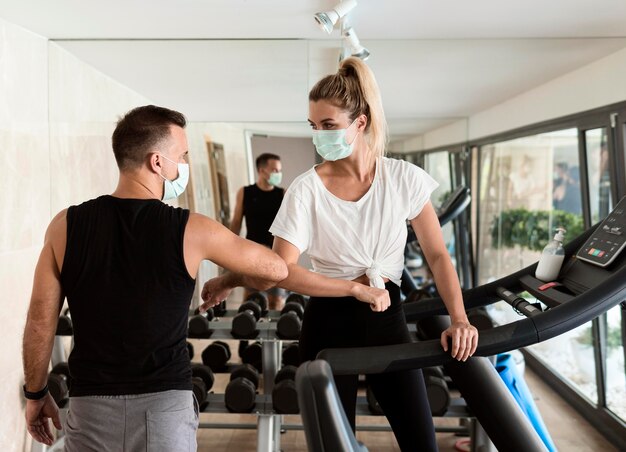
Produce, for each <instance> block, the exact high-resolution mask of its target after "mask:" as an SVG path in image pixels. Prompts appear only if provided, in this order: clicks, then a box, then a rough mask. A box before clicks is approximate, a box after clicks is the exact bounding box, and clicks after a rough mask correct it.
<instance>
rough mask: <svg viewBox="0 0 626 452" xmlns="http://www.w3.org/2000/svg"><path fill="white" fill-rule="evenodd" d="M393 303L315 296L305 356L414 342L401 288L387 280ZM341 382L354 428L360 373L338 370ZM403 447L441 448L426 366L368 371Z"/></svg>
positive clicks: (304, 336)
mask: <svg viewBox="0 0 626 452" xmlns="http://www.w3.org/2000/svg"><path fill="white" fill-rule="evenodd" d="M385 287H386V289H387V291H388V292H389V296H390V298H391V306H390V307H389V308H388V309H387V310H386V311H384V312H374V311H372V310H371V309H370V307H369V305H368V304H367V303H363V302H361V301H358V300H357V299H356V298H353V297H340V298H318V297H311V299H310V301H309V303H308V304H307V307H306V310H305V312H304V319H303V322H302V332H301V333H300V355H301V358H302V360H303V361H309V360H313V359H315V357H316V355H317V353H318V352H319V351H320V350H323V349H325V348H338V347H367V346H373V345H391V344H402V343H407V342H411V338H410V336H409V331H408V328H407V326H406V319H405V318H404V311H403V310H402V304H401V301H400V289H399V287H398V286H396V285H395V284H394V283H392V282H388V283H387V284H386V285H385ZM334 378H335V383H336V385H337V392H338V393H339V397H340V398H341V403H342V405H343V408H344V410H345V412H346V416H347V418H348V421H349V422H350V425H351V426H352V430H353V431H354V430H355V424H356V420H355V417H356V414H355V412H356V396H357V389H358V375H336V376H335V377H334ZM366 378H367V382H368V384H369V386H370V388H371V389H372V391H373V393H374V396H375V397H376V400H378V403H379V404H380V407H381V408H382V410H383V412H384V413H385V416H386V417H387V419H388V420H389V424H390V425H391V428H392V429H393V432H394V434H395V436H396V440H397V441H398V444H399V446H400V449H401V450H403V451H417V450H419V451H420V452H421V451H436V450H437V441H436V440H435V427H434V425H433V419H432V416H431V413H430V406H429V405H428V398H427V396H426V387H425V385H424V377H423V375H422V371H421V370H410V371H403V372H389V373H384V374H370V375H366Z"/></svg>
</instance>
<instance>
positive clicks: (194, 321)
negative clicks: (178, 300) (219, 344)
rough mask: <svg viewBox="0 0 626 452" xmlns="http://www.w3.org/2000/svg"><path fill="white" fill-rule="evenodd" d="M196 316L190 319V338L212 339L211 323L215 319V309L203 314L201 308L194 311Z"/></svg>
mask: <svg viewBox="0 0 626 452" xmlns="http://www.w3.org/2000/svg"><path fill="white" fill-rule="evenodd" d="M194 314H195V315H194V316H193V317H192V318H191V319H189V337H196V338H201V339H207V338H209V337H211V334H212V331H211V325H210V324H209V322H210V321H211V320H213V319H214V318H215V313H214V311H213V308H209V309H207V311H206V312H205V313H201V312H200V309H199V308H196V310H195V311H194Z"/></svg>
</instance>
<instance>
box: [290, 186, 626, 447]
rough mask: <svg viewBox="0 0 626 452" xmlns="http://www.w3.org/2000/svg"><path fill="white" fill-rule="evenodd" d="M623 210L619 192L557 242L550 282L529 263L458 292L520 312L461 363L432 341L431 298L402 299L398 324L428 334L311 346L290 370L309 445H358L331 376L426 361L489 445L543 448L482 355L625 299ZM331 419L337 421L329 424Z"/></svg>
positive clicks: (468, 304) (528, 341)
mask: <svg viewBox="0 0 626 452" xmlns="http://www.w3.org/2000/svg"><path fill="white" fill-rule="evenodd" d="M625 212H626V197H624V198H622V199H621V201H620V202H619V203H618V205H617V206H616V207H615V208H614V209H613V211H612V212H611V213H610V214H609V215H608V216H607V217H606V218H605V219H604V220H603V221H602V222H601V223H600V224H599V225H596V226H594V227H592V228H590V229H588V230H587V231H585V232H584V233H583V234H581V235H580V236H578V237H576V238H575V239H574V240H572V241H571V242H569V243H568V244H567V245H565V260H564V264H563V266H562V268H561V271H560V273H559V276H558V277H557V280H556V281H552V282H547V283H546V282H543V281H540V280H538V279H536V278H535V277H534V273H535V269H536V267H537V264H533V265H531V266H529V267H526V268H524V269H522V270H519V271H518V272H516V273H513V274H511V275H508V276H505V277H504V278H501V279H499V280H496V281H493V282H491V283H488V284H485V285H482V286H478V287H476V288H473V289H469V290H466V291H464V292H463V300H464V303H465V309H466V310H468V311H469V310H471V309H474V308H479V307H482V306H486V305H489V304H492V303H495V302H497V301H500V300H504V301H505V302H507V303H508V304H510V305H511V307H512V308H513V309H515V310H516V311H517V312H518V313H520V314H522V315H523V316H524V318H522V319H520V320H518V321H516V322H512V323H509V324H506V325H502V326H498V327H495V328H492V329H488V330H483V331H481V332H480V337H479V343H478V348H477V350H476V353H475V354H474V356H473V357H472V358H470V359H468V360H467V361H466V362H464V363H461V362H458V361H455V360H453V359H452V358H451V356H450V355H449V353H446V352H444V351H443V349H442V348H441V345H440V343H439V337H440V334H441V331H443V329H445V328H446V327H447V326H448V324H449V318H448V317H447V315H446V314H447V311H446V309H445V306H444V304H443V302H442V300H441V299H440V298H432V299H427V300H420V301H418V302H415V303H406V304H405V305H404V310H405V314H406V317H407V322H411V321H413V322H419V324H420V327H421V328H422V329H424V330H425V331H427V334H428V336H429V337H430V340H426V341H422V342H416V343H410V344H399V345H390V346H378V347H364V348H344V349H339V348H337V349H326V350H322V351H321V352H320V353H319V354H318V356H317V358H318V360H316V361H312V362H307V363H304V364H303V365H302V366H301V367H300V369H299V370H298V374H297V376H296V385H297V387H298V397H299V403H300V409H301V414H302V419H303V423H304V424H305V432H306V437H307V444H309V445H310V448H311V450H315V451H331V450H333V451H334V450H346V451H353V450H354V451H364V450H367V449H366V448H364V446H363V445H361V444H359V443H357V442H356V440H355V439H354V435H353V433H352V430H351V429H350V427H349V426H348V428H347V429H346V428H344V427H345V425H344V424H342V422H341V419H342V416H341V414H342V413H343V409H342V408H341V403H340V402H339V399H338V397H337V395H336V390H334V383H333V380H332V374H335V375H346V374H370V373H382V372H393V371H399V370H407V369H414V368H423V367H428V366H435V365H443V366H444V368H445V369H446V371H447V373H448V375H450V377H451V378H452V379H453V381H454V383H455V384H456V385H457V387H458V388H459V390H460V391H461V394H462V396H463V398H464V399H465V400H466V402H467V404H468V406H469V408H470V410H471V411H472V412H473V414H474V415H475V416H476V418H477V419H478V421H479V422H480V424H481V426H482V427H483V428H484V430H485V431H486V433H487V434H488V436H489V439H490V440H491V441H492V442H493V444H494V445H495V447H496V448H497V449H498V450H506V451H519V452H527V451H544V450H546V449H545V446H544V444H543V442H542V441H541V439H540V438H539V436H538V435H537V433H536V432H535V430H534V429H533V427H532V426H531V425H530V422H529V421H528V419H527V418H526V416H525V415H524V414H523V413H522V411H521V409H520V408H519V407H518V405H517V403H516V402H515V400H514V398H513V396H512V395H511V393H510V391H509V390H508V388H507V387H506V386H505V384H504V382H503V381H502V379H501V378H500V377H499V375H498V373H497V372H496V370H495V368H494V366H493V365H492V364H491V362H490V361H489V360H488V359H487V358H486V357H489V356H493V355H496V354H499V353H504V352H507V351H510V350H515V349H518V348H520V347H526V346H529V345H532V344H536V343H539V342H543V341H546V340H548V339H551V338H553V337H556V336H558V335H560V334H563V333H565V332H567V331H570V330H572V329H574V328H576V327H578V326H580V325H583V324H585V323H587V322H589V321H591V320H593V319H594V318H596V317H598V316H599V315H601V314H603V313H605V312H607V311H608V310H609V309H611V308H613V307H614V306H616V305H618V304H620V303H626V301H625V300H626V252H624V248H625V247H626V213H625ZM523 291H528V292H529V293H530V294H531V295H533V296H534V297H535V298H536V299H537V300H538V301H539V303H530V302H528V301H527V300H525V299H523V298H522V297H520V296H519V295H517V294H519V293H520V292H523ZM623 306H624V305H623ZM319 360H324V361H326V362H327V363H328V364H326V363H324V362H320V361H319ZM331 369H332V374H331V373H330V371H331ZM334 398H336V400H333V399H334ZM331 411H332V413H331ZM344 418H345V414H344ZM324 419H326V421H324ZM331 419H332V420H339V421H338V422H334V423H332V424H330V423H329V422H328V420H331ZM333 429H334V432H333ZM320 441H322V442H321V443H320ZM333 441H334V442H333Z"/></svg>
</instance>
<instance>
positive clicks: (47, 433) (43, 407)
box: [26, 393, 61, 446]
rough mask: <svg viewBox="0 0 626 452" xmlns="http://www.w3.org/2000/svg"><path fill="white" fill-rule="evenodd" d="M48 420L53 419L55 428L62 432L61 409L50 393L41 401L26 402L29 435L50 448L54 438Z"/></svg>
mask: <svg viewBox="0 0 626 452" xmlns="http://www.w3.org/2000/svg"><path fill="white" fill-rule="evenodd" d="M48 419H52V423H53V424H54V426H55V427H56V428H57V429H58V430H61V418H60V417H59V407H58V406H57V404H56V403H55V401H54V399H53V398H52V396H51V395H50V393H48V394H46V395H45V397H44V398H42V399H40V400H26V428H27V429H28V433H30V435H31V436H32V437H33V438H34V439H36V440H37V441H39V442H40V443H43V444H47V445H48V446H50V445H52V442H53V441H54V438H53V436H52V430H51V429H50V422H49V421H48Z"/></svg>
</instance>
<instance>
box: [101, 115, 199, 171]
mask: <svg viewBox="0 0 626 452" xmlns="http://www.w3.org/2000/svg"><path fill="white" fill-rule="evenodd" d="M185 125H187V121H186V120H185V116H184V115H183V114H182V113H179V112H177V111H174V110H170V109H168V108H163V107H157V106H155V105H146V106H143V107H137V108H134V109H132V110H131V111H129V112H128V113H126V114H125V115H124V117H123V118H121V119H120V120H119V121H118V122H117V126H116V127H115V130H114V131H113V154H115V160H116V161H117V166H118V167H119V169H120V170H126V169H132V168H137V167H139V166H141V164H142V163H143V162H144V161H145V157H146V155H148V153H150V152H151V151H153V150H154V148H155V147H156V146H157V145H158V144H160V142H162V141H164V140H166V139H167V138H169V136H170V127H171V126H179V127H183V128H184V127H185Z"/></svg>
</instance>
